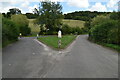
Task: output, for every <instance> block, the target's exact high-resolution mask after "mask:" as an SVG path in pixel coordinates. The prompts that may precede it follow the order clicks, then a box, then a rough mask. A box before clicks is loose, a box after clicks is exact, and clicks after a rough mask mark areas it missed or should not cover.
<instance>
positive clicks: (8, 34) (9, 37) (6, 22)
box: [2, 17, 19, 46]
mask: <svg viewBox="0 0 120 80" xmlns="http://www.w3.org/2000/svg"><path fill="white" fill-rule="evenodd" d="M18 32H19V31H18V27H17V26H16V25H15V23H14V22H13V21H11V20H10V19H7V18H4V17H2V46H6V45H7V44H8V43H10V42H13V41H16V40H17V39H18V34H19V33H18Z"/></svg>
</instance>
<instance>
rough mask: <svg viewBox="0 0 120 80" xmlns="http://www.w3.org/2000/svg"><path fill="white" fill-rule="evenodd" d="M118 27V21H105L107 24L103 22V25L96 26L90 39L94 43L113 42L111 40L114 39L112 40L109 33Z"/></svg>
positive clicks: (91, 31) (91, 32)
mask: <svg viewBox="0 0 120 80" xmlns="http://www.w3.org/2000/svg"><path fill="white" fill-rule="evenodd" d="M116 26H117V21H114V20H108V21H105V22H103V23H101V24H99V25H95V26H94V27H93V28H92V29H91V30H90V38H91V39H92V40H93V41H98V42H104V43H107V42H108V41H109V40H111V38H113V37H111V38H110V34H109V33H110V32H111V30H112V29H113V28H115V27H116ZM114 35H115V34H114ZM111 36H112V35H111ZM108 39H109V40H108ZM111 41H112V40H111ZM109 42H110V41H109Z"/></svg>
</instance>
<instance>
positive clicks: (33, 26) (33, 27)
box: [28, 19, 40, 35]
mask: <svg viewBox="0 0 120 80" xmlns="http://www.w3.org/2000/svg"><path fill="white" fill-rule="evenodd" d="M28 20H29V27H30V28H31V33H32V34H33V35H36V34H38V33H39V32H40V27H39V25H37V24H34V20H35V19H28Z"/></svg>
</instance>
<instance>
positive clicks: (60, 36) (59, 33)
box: [58, 30, 62, 38]
mask: <svg viewBox="0 0 120 80" xmlns="http://www.w3.org/2000/svg"><path fill="white" fill-rule="evenodd" d="M58 38H62V32H61V31H60V30H59V31H58Z"/></svg>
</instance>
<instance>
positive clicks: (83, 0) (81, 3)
mask: <svg viewBox="0 0 120 80" xmlns="http://www.w3.org/2000/svg"><path fill="white" fill-rule="evenodd" d="M67 3H68V5H70V6H74V7H78V8H88V7H89V2H88V0H68V1H67Z"/></svg>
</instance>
